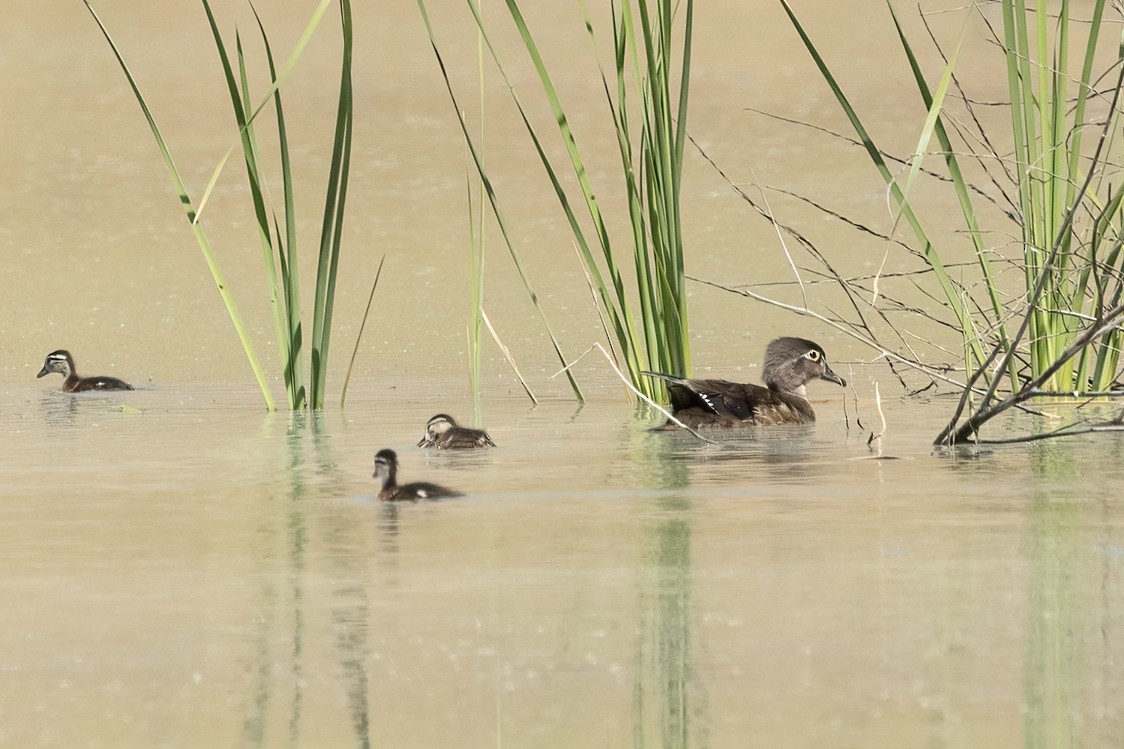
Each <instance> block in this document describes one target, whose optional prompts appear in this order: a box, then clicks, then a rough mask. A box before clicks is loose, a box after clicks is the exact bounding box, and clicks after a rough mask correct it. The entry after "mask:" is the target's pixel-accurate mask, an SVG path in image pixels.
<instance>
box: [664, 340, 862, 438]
mask: <svg viewBox="0 0 1124 749" xmlns="http://www.w3.org/2000/svg"><path fill="white" fill-rule="evenodd" d="M644 374H646V375H649V376H650V377H658V378H660V379H662V380H667V381H668V382H669V383H671V384H670V385H669V386H668V392H669V394H670V395H671V411H672V413H673V414H675V418H677V419H679V420H680V421H682V422H683V423H684V424H686V425H687V426H689V427H691V428H692V429H698V428H701V427H719V428H723V427H743V426H774V425H777V424H811V423H813V422H815V420H816V412H815V411H814V410H812V404H811V403H809V402H808V397H807V395H806V394H805V393H806V389H805V385H807V384H808V383H809V382H811V381H812V380H816V379H820V380H828V381H830V382H834V383H836V384H837V385H841V386H843V387H846V386H847V382H846V380H844V379H843V378H842V377H840V376H839V375H837V374H835V373H834V372H832V371H831V367H829V366H828V364H827V355H826V354H824V350H823V349H822V348H820V346H819V344H817V343H813V342H812V341H808V340H805V339H803V338H791V337H787V336H786V337H783V338H777V339H776V340H774V341H773V342H772V343H770V344H769V345H768V347H767V348H766V349H765V366H764V367H763V368H762V373H761V379H762V380H763V381H764V383H765V385H764V386H761V385H748V384H740V383H736V382H727V381H726V380H689V379H686V378H683V377H675V376H673V375H666V374H661V373H659V372H645V373H644ZM664 427H665V428H674V425H673V424H672V422H668V423H667V424H665V425H664Z"/></svg>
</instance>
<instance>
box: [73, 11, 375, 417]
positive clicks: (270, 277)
mask: <svg viewBox="0 0 1124 749" xmlns="http://www.w3.org/2000/svg"><path fill="white" fill-rule="evenodd" d="M337 1H338V4H339V9H340V22H341V33H342V37H343V52H342V58H343V59H342V65H341V73H340V92H339V104H338V106H337V111H336V125H335V131H334V136H333V142H332V160H331V168H330V172H329V175H328V186H327V190H326V197H325V205H324V210H323V218H322V225H321V232H320V246H319V255H318V262H317V274H316V293H315V299H314V302H313V317H312V335H311V337H310V349H311V350H310V355H309V371H310V376H311V387H310V391H309V390H306V387H305V384H304V382H305V376H304V363H303V355H304V353H303V352H304V348H305V342H304V338H305V336H304V333H303V327H302V325H303V323H302V311H301V297H300V283H299V278H298V266H299V262H298V257H299V254H298V249H297V248H298V241H297V232H296V224H297V218H296V207H295V206H296V196H295V190H294V187H293V180H292V162H291V159H290V153H289V141H288V134H287V130H286V126H285V111H284V107H283V106H282V100H281V83H282V80H283V79H284V77H285V75H286V74H287V73H288V71H290V70H291V69H292V67H293V66H294V65H295V63H296V61H297V60H298V59H299V58H300V56H301V54H302V53H303V51H304V49H305V47H306V46H307V44H308V42H309V40H310V38H311V36H312V33H313V31H314V30H315V29H316V27H317V26H318V25H319V23H320V20H321V19H322V18H323V16H324V14H325V12H326V11H327V10H328V8H329V7H330V6H331V5H332V3H333V2H337ZM202 5H203V9H204V11H205V12H206V15H207V20H208V22H209V23H210V27H211V33H212V35H213V37H214V41H215V47H216V50H217V52H218V56H219V60H220V62H221V64H222V68H223V73H224V75H225V79H226V83H227V88H228V92H229V95H230V100H231V104H232V106H233V110H234V119H235V122H236V124H237V127H238V135H239V142H240V143H241V148H242V155H243V160H244V162H245V165H246V173H247V176H248V178H249V182H250V197H251V200H252V203H253V208H254V215H255V218H256V221H257V226H258V235H259V239H260V244H261V250H262V256H263V260H264V266H265V273H266V279H267V281H268V285H269V290H270V298H269V302H270V306H271V307H272V308H273V310H274V320H275V326H276V332H277V339H278V344H279V349H280V352H281V359H282V364H283V368H284V369H283V376H284V381H285V390H286V393H287V395H288V400H289V406H290V408H292V409H294V410H296V409H299V408H303V407H310V408H315V409H319V408H322V407H323V405H324V387H325V381H326V375H327V364H328V349H329V343H330V341H331V332H332V311H333V307H334V301H335V286H336V272H337V268H338V264H339V253H340V238H341V235H342V231H343V217H344V206H345V203H346V196H347V182H348V171H349V168H350V162H351V132H352V85H351V55H352V45H353V42H352V39H353V32H352V19H351V3H350V1H349V0H321V2H320V3H319V5H318V6H317V8H316V9H315V11H314V12H313V14H312V17H311V19H310V20H309V22H308V24H307V25H306V27H305V30H304V33H303V34H302V35H301V37H300V40H299V41H298V43H297V45H296V46H295V48H294V49H293V51H292V53H291V54H290V56H289V57H288V59H287V60H286V62H285V64H284V65H283V66H282V68H281V69H280V70H279V69H278V68H277V66H276V64H275V61H274V57H273V51H272V48H271V47H270V43H269V37H268V35H267V34H266V31H265V27H264V25H263V24H262V22H261V18H260V17H259V16H258V15H257V11H256V10H255V11H254V15H255V19H256V20H257V23H258V29H259V31H260V34H261V40H262V44H263V47H264V50H265V55H266V60H267V63H268V67H269V74H270V81H271V86H270V88H269V90H268V91H267V92H266V93H265V94H264V96H263V98H262V99H261V100H260V101H258V102H257V103H256V104H255V99H254V97H253V96H252V95H251V92H250V86H249V80H248V75H247V69H246V58H245V53H244V50H243V47H242V39H241V36H240V35H238V34H236V36H235V56H234V58H233V60H232V58H231V55H230V53H229V50H228V48H227V44H226V43H225V42H224V40H223V36H222V34H221V32H220V31H219V28H218V24H217V23H216V21H215V17H214V14H213V13H212V12H211V6H210V3H209V2H208V0H202ZM86 7H87V8H88V9H89V10H90V13H91V14H92V15H93V16H94V19H95V20H96V21H97V23H98V26H99V27H100V28H101V30H102V33H103V34H104V35H105V38H106V41H107V42H109V45H110V47H111V48H112V49H113V53H114V55H116V57H117V61H118V63H119V64H120V66H121V70H122V71H123V72H124V74H125V76H126V78H127V79H128V81H129V85H130V86H131V87H132V90H133V94H134V95H135V96H136V99H137V103H138V104H140V107H141V110H142V111H143V112H144V115H145V118H146V119H147V120H148V124H149V126H150V128H151V130H152V134H153V137H154V138H155V139H156V143H157V146H158V147H159V149H160V152H161V154H162V155H163V157H164V163H165V165H166V166H167V168H168V173H169V175H170V176H171V178H172V182H173V184H174V185H175V188H176V190H177V192H178V193H179V196H180V201H181V204H182V205H183V208H184V211H185V212H186V215H187V219H188V221H189V223H190V224H191V228H192V231H193V232H194V234H195V237H196V240H197V242H198V244H199V248H200V250H201V251H202V252H203V256H204V258H205V259H206V261H207V266H208V268H209V269H210V271H211V275H212V277H213V278H214V281H215V285H216V286H217V287H218V289H219V293H220V295H221V296H222V300H223V303H224V304H225V305H226V309H227V311H228V313H229V315H230V318H231V320H232V321H233V323H234V327H235V331H236V332H237V334H238V337H239V339H240V340H241V342H242V346H243V349H244V350H245V352H246V357H247V359H248V360H249V362H250V365H251V367H252V368H253V370H254V374H255V376H256V377H257V380H258V384H259V386H260V387H261V390H262V395H263V396H264V398H265V401H266V406H267V408H269V409H270V410H274V408H275V405H274V401H273V396H272V395H271V393H270V391H269V386H268V383H267V382H266V379H265V374H264V372H263V371H262V368H261V365H260V364H259V362H258V359H257V355H256V354H255V353H254V347H253V344H252V342H251V341H250V338H249V336H248V334H247V332H246V329H245V327H244V325H243V324H242V321H241V317H240V315H239V314H238V310H237V308H236V307H235V304H234V300H233V299H232V298H231V296H230V294H229V291H228V289H227V285H226V281H225V280H224V278H223V275H222V272H221V270H220V268H219V265H218V262H217V260H216V258H215V253H214V250H213V249H212V247H211V244H210V241H209V240H208V239H207V235H206V233H205V231H204V230H203V225H202V224H201V223H200V214H201V212H202V209H203V206H204V205H205V204H206V202H207V199H208V197H209V195H210V191H211V189H212V188H213V187H214V185H215V183H216V181H217V179H218V176H219V173H220V172H221V170H222V168H223V166H224V165H225V163H226V158H225V157H224V158H223V159H222V161H221V162H220V164H219V165H218V167H217V168H216V170H215V173H214V176H213V177H212V178H211V181H210V184H209V185H208V187H207V189H206V191H205V192H204V195H203V197H202V199H201V200H200V201H199V203H198V204H196V203H195V202H194V201H193V200H192V198H191V197H190V195H189V194H188V191H187V187H186V186H185V184H184V182H183V179H182V178H181V176H180V173H179V170H178V169H177V168H176V165H175V162H174V161H173V159H172V155H171V151H170V150H169V147H168V144H167V143H166V142H165V140H164V137H163V135H162V133H161V132H160V128H159V127H158V126H157V124H156V120H155V118H154V117H153V115H152V112H151V111H150V109H149V107H148V104H147V103H146V101H145V98H144V96H143V95H142V93H141V91H140V88H139V87H138V85H137V83H136V80H135V79H134V78H133V75H132V73H131V72H130V70H129V68H128V66H127V65H126V64H125V60H124V57H123V56H122V54H121V51H120V50H119V49H118V47H117V45H116V44H115V43H114V41H113V39H112V38H111V37H110V35H109V32H108V30H107V29H106V27H105V25H104V24H102V22H101V19H99V18H98V16H97V14H96V13H95V12H94V10H93V8H92V7H91V6H90V4H89V2H88V0H87V1H86ZM270 103H272V104H273V112H274V116H275V118H276V125H277V144H276V147H277V149H278V152H279V155H280V168H281V195H282V203H283V206H282V209H281V210H282V216H281V217H278V216H277V213H276V210H275V208H273V207H272V206H271V205H270V203H269V200H268V197H267V190H266V175H265V174H264V173H263V171H262V166H261V165H262V162H263V160H264V158H265V150H264V148H263V147H262V146H260V145H259V144H258V141H257V138H256V135H255V130H254V122H255V119H256V118H257V117H258V116H259V115H260V114H261V113H262V111H263V110H265V109H266V108H267V106H268V105H269V104H270ZM227 155H228V156H229V154H227Z"/></svg>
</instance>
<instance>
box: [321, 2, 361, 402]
mask: <svg viewBox="0 0 1124 749" xmlns="http://www.w3.org/2000/svg"><path fill="white" fill-rule="evenodd" d="M340 23H341V29H342V34H343V64H342V66H341V68H342V69H341V71H340V93H339V104H338V106H337V109H336V130H335V138H334V140H333V143H332V165H331V169H330V171H329V175H328V189H327V193H326V195H325V199H324V220H323V224H322V227H321V231H320V256H319V261H318V264H317V267H316V300H315V303H314V307H313V318H312V400H311V406H312V408H315V409H320V408H323V407H324V387H325V381H326V377H327V371H328V348H329V343H330V341H331V334H332V310H333V308H334V306H335V296H336V274H337V271H338V268H339V256H340V241H341V237H342V234H343V219H344V206H345V205H346V202H347V182H348V177H349V174H350V169H351V137H352V118H353V106H352V104H353V102H352V81H351V60H352V50H353V45H354V39H353V36H354V32H353V29H352V18H351V2H350V0H340Z"/></svg>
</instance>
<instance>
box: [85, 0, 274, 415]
mask: <svg viewBox="0 0 1124 749" xmlns="http://www.w3.org/2000/svg"><path fill="white" fill-rule="evenodd" d="M83 2H84V3H85V5H86V9H87V10H89V11H90V15H91V16H93V18H94V21H95V22H96V23H97V25H98V28H99V29H100V30H101V32H102V35H103V36H104V37H105V40H106V42H108V43H109V46H110V48H111V49H112V50H113V55H114V57H116V58H117V63H118V65H119V66H120V67H121V71H122V72H123V73H124V74H125V78H126V79H127V80H128V82H129V87H130V88H131V89H132V91H133V95H134V97H135V98H136V100H137V103H138V104H139V105H140V108H141V111H142V112H143V113H144V117H145V120H146V121H147V122H148V126H149V128H150V129H151V131H152V135H153V137H154V139H155V140H156V145H157V147H158V148H159V149H160V155H161V156H162V157H163V159H164V165H165V166H166V167H167V169H168V174H169V176H170V177H171V179H172V184H173V185H174V186H175V189H176V192H177V193H178V194H179V196H180V203H181V205H182V206H183V209H184V213H185V214H186V215H187V220H188V223H190V224H191V230H192V232H193V233H194V234H195V239H196V242H197V243H198V244H199V249H200V251H201V252H202V253H203V258H204V260H205V261H206V263H207V268H208V269H209V270H210V272H211V277H212V278H213V279H214V282H215V285H216V286H217V287H218V290H219V295H220V296H221V297H222V300H223V304H224V305H225V306H226V310H227V314H228V315H229V316H230V320H231V323H232V324H233V325H234V329H235V332H236V333H237V334H238V339H239V340H240V341H241V342H242V349H243V351H245V353H246V359H247V361H248V362H249V364H250V368H251V369H252V370H253V372H254V376H255V378H256V379H257V381H258V386H259V387H260V388H261V391H262V396H263V398H264V399H265V404H266V408H268V409H269V410H270V411H274V410H276V408H277V406H276V404H275V403H274V401H273V395H272V394H271V393H270V391H269V384H268V383H267V382H266V378H265V373H264V372H263V371H262V368H261V365H260V363H259V362H258V358H257V354H256V353H255V352H254V347H253V344H252V343H251V342H250V338H249V334H248V333H247V331H246V328H245V325H244V324H243V323H242V317H241V315H240V314H239V313H238V308H237V306H236V305H235V303H234V299H233V297H231V296H230V292H229V291H228V289H227V285H226V280H225V278H224V277H223V274H222V271H221V270H220V268H219V265H218V262H217V261H216V259H215V254H214V251H213V249H212V248H211V244H210V241H209V240H208V239H207V235H206V233H205V232H204V231H203V227H202V226H201V225H200V224H199V223H198V222H197V221H196V220H195V218H196V211H195V207H194V205H193V204H192V202H191V198H190V196H189V195H188V192H187V187H186V186H185V185H184V182H183V179H182V177H181V176H180V173H179V169H178V168H177V167H176V165H175V161H174V160H173V159H172V154H171V151H170V150H169V148H168V144H167V142H166V141H165V140H164V136H163V134H162V133H161V132H160V128H159V127H158V126H157V124H156V119H155V118H154V117H153V115H152V112H151V110H149V108H148V103H147V102H146V101H145V98H144V96H143V95H142V94H141V90H140V87H139V86H138V84H137V82H136V79H135V78H134V77H133V74H132V72H131V71H130V70H129V66H128V65H127V64H126V63H125V58H124V57H123V55H122V54H121V51H120V49H119V48H118V47H117V44H116V43H115V42H114V41H113V38H112V37H111V36H110V34H109V30H108V29H107V28H106V27H105V24H103V23H102V21H101V18H99V17H98V14H97V13H96V12H95V11H94V9H93V7H92V6H91V5H90V3H89V1H88V0H83Z"/></svg>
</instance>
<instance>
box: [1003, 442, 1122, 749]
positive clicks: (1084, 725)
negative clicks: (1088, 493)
mask: <svg viewBox="0 0 1124 749" xmlns="http://www.w3.org/2000/svg"><path fill="white" fill-rule="evenodd" d="M1118 451H1119V448H1118ZM1116 459H1117V460H1121V459H1124V456H1121V455H1117V456H1116ZM1032 463H1033V469H1034V472H1035V475H1036V478H1037V479H1038V480H1037V481H1036V483H1035V487H1036V488H1035V492H1034V494H1033V497H1032V499H1031V502H1030V504H1029V507H1028V513H1029V527H1028V533H1029V547H1030V548H1029V560H1028V563H1029V573H1028V574H1029V577H1028V591H1027V596H1028V605H1027V616H1028V619H1029V621H1028V622H1027V640H1026V643H1027V644H1026V652H1025V664H1024V673H1025V679H1026V681H1025V684H1024V698H1025V700H1026V714H1025V718H1024V725H1025V735H1026V741H1025V745H1026V746H1029V747H1046V746H1108V745H1111V744H1113V743H1115V742H1116V741H1119V736H1120V735H1121V734H1120V730H1121V725H1120V724H1121V715H1122V713H1121V710H1120V707H1121V705H1120V700H1119V692H1118V686H1119V685H1118V681H1119V678H1120V677H1119V672H1117V671H1115V670H1113V669H1112V666H1111V664H1114V663H1119V662H1120V660H1121V658H1122V657H1124V634H1122V632H1124V630H1122V627H1121V622H1122V619H1124V610H1122V605H1121V601H1122V600H1124V599H1122V597H1121V594H1122V592H1124V590H1122V586H1124V580H1122V576H1121V573H1120V570H1121V561H1122V559H1124V545H1122V543H1121V539H1120V538H1118V537H1115V535H1114V530H1115V529H1116V528H1118V527H1119V525H1118V523H1116V522H1114V521H1113V518H1112V517H1111V516H1109V515H1110V513H1111V512H1112V510H1113V508H1112V507H1110V503H1109V501H1108V500H1107V498H1105V497H1102V498H1101V499H1100V500H1099V501H1097V502H1092V501H1090V500H1089V499H1088V498H1087V497H1084V496H1080V495H1077V494H1075V492H1074V491H1073V489H1072V488H1071V487H1075V486H1079V485H1080V484H1079V483H1078V481H1077V478H1078V477H1077V476H1075V475H1074V474H1075V470H1076V468H1075V463H1074V461H1073V460H1072V452H1071V451H1070V450H1069V449H1068V446H1066V445H1062V444H1049V443H1039V444H1037V445H1035V446H1034V448H1033V452H1032ZM1098 516H1099V517H1098ZM1094 534H1095V535H1096V536H1099V538H1095V537H1094ZM1098 556H1100V557H1101V558H1100V559H1099V561H1098V558H1097V557H1098ZM1098 613H1099V616H1098ZM1098 664H1099V667H1098ZM1102 731H1103V734H1102V733H1101V732H1102Z"/></svg>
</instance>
